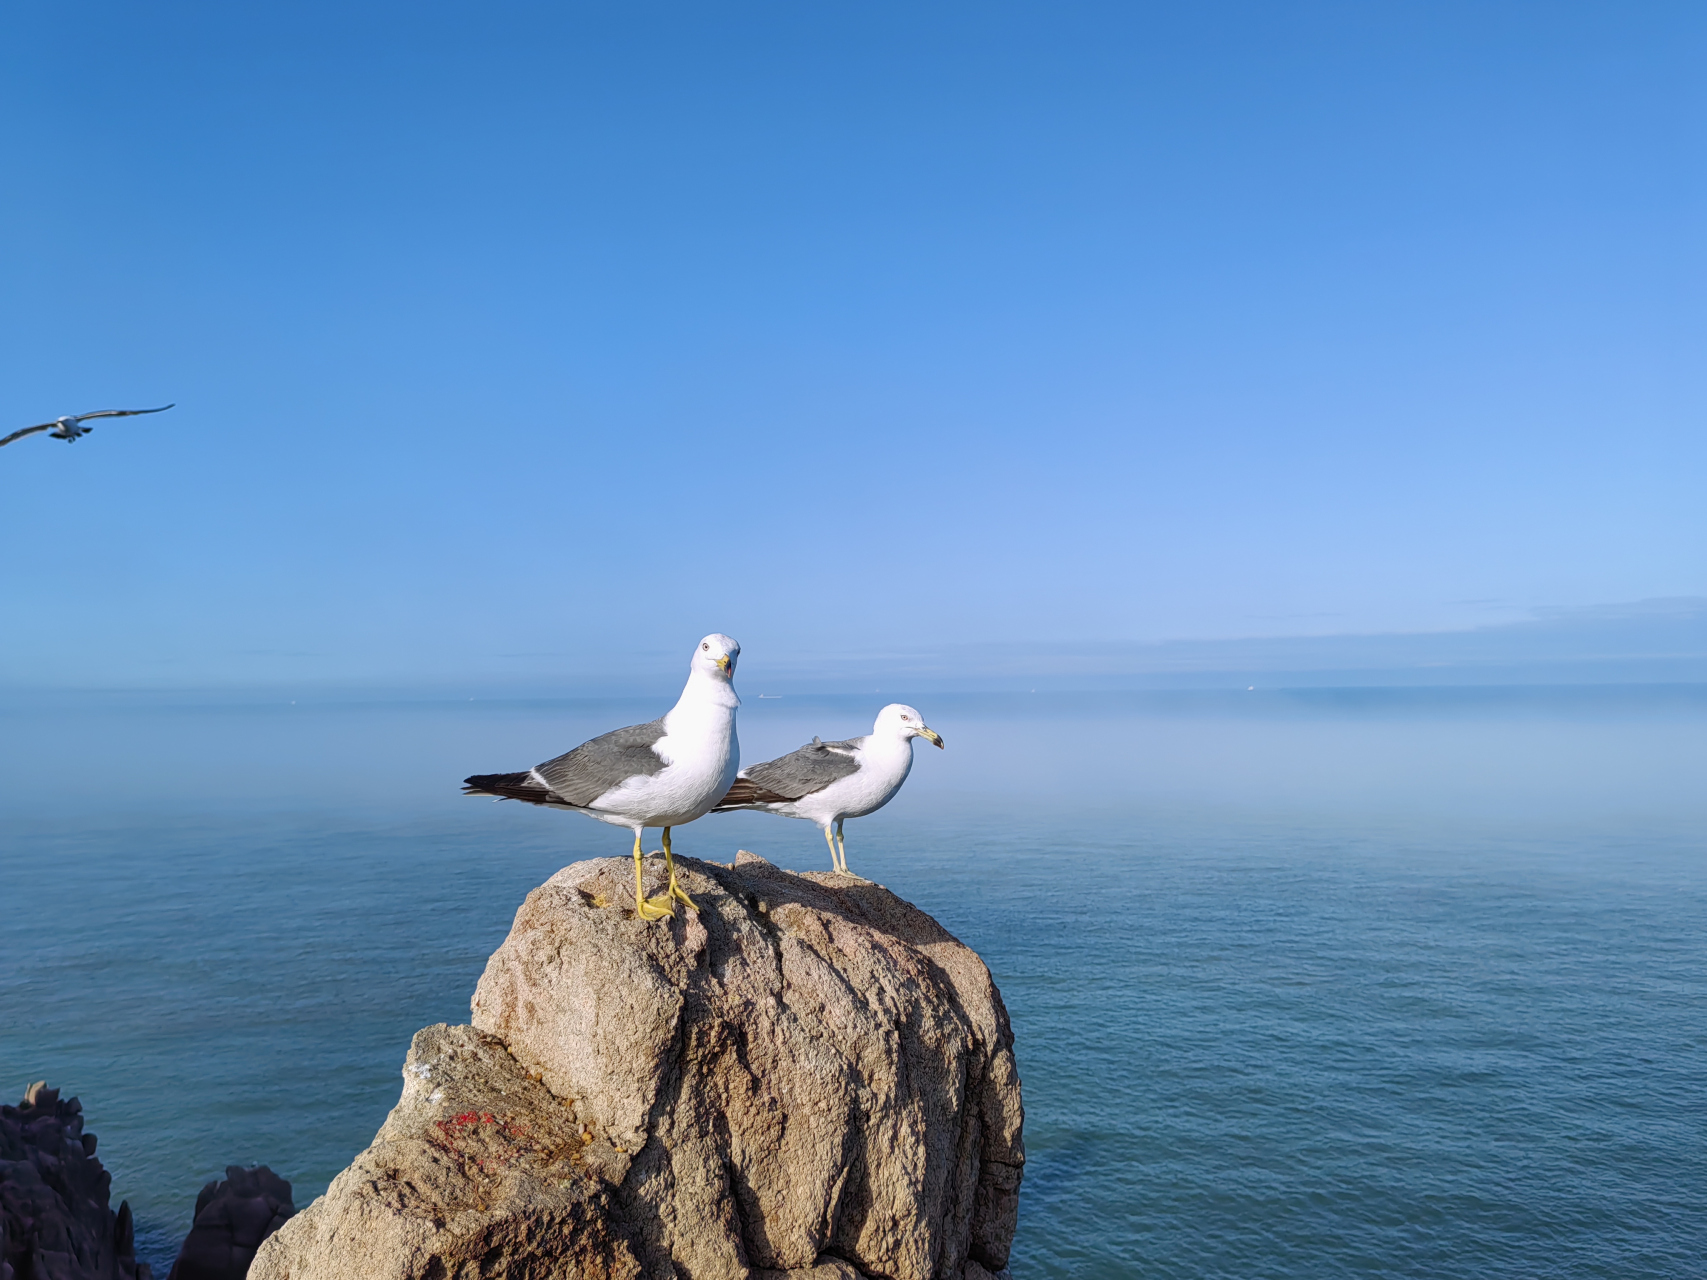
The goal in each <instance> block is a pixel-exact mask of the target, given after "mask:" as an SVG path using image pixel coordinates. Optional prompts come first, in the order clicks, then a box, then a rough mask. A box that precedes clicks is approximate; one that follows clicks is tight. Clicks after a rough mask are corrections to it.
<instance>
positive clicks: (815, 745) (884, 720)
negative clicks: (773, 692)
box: [715, 702, 942, 875]
mask: <svg viewBox="0 0 1707 1280" xmlns="http://www.w3.org/2000/svg"><path fill="white" fill-rule="evenodd" d="M914 738H924V739H926V740H927V741H930V742H934V743H935V744H936V745H937V746H939V747H940V746H942V739H941V738H940V737H939V736H937V733H936V731H935V730H934V729H932V728H931V727H930V726H929V725H927V724H926V723H925V718H924V717H923V716H921V715H920V714H919V713H918V711H917V710H916V709H914V708H913V707H909V706H908V705H907V704H906V703H904V702H892V703H890V704H889V705H888V706H887V707H884V708H883V710H881V711H879V712H878V713H877V723H876V724H874V725H872V726H871V732H870V733H869V734H868V735H866V736H865V737H863V738H849V739H848V740H847V741H846V742H825V741H824V740H823V739H822V738H814V739H812V741H811V742H808V743H807V744H806V745H805V746H804V747H801V748H800V750H798V751H791V752H789V753H788V754H787V755H785V756H779V757H777V758H776V759H775V760H766V761H765V762H764V763H763V764H756V765H753V766H752V767H751V768H749V769H743V770H741V772H740V773H738V774H736V775H735V785H734V786H732V787H730V788H729V793H728V794H727V795H725V796H724V797H723V798H722V799H721V800H719V801H718V802H717V808H716V810H715V812H717V813H729V812H732V811H733V810H736V809H757V810H759V811H760V812H762V813H776V814H781V815H782V816H783V817H785V818H805V819H806V820H807V821H808V822H816V823H817V824H818V825H819V826H820V827H821V828H823V831H824V841H825V843H826V844H828V845H829V846H830V862H831V864H832V865H833V866H834V867H835V869H836V870H837V871H840V872H842V873H843V874H844V875H845V874H851V873H849V872H848V846H847V841H845V840H843V839H842V823H843V822H844V821H846V820H847V819H848V818H863V817H865V815H866V814H868V813H876V812H877V811H878V810H879V809H881V808H882V807H883V806H884V805H886V804H888V803H889V802H890V801H891V800H893V799H894V798H895V793H896V792H897V791H899V790H900V789H901V784H902V783H903V782H905V781H906V780H907V774H908V773H910V772H911V771H912V768H913V739H914ZM832 826H834V827H835V829H836V834H835V837H834V838H832V837H831V835H830V828H831V827H832ZM838 842H839V843H840V845H841V847H840V849H838V848H837V844H838Z"/></svg>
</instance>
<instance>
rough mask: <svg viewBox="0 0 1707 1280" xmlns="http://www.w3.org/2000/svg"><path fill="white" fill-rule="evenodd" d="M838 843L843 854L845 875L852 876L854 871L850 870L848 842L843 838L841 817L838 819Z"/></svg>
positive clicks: (843, 871)
mask: <svg viewBox="0 0 1707 1280" xmlns="http://www.w3.org/2000/svg"><path fill="white" fill-rule="evenodd" d="M836 844H837V845H838V846H839V852H840V853H841V855H842V874H843V875H844V876H851V875H852V874H853V872H851V871H849V870H848V842H847V841H846V840H844V839H842V824H841V820H840V819H838V820H837V821H836Z"/></svg>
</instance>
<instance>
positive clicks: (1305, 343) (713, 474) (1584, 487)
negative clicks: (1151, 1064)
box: [0, 0, 1707, 684]
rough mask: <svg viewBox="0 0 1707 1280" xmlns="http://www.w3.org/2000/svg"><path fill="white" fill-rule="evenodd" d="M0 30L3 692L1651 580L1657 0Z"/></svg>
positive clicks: (1691, 417) (242, 20) (1704, 567)
mask: <svg viewBox="0 0 1707 1280" xmlns="http://www.w3.org/2000/svg"><path fill="white" fill-rule="evenodd" d="M0 33H3V38H0V140H3V147H4V155H5V162H4V164H3V165H0V184H3V190H4V199H3V203H0V253H3V275H0V371H3V379H0V389H3V395H0V410H3V413H4V419H3V420H0V421H4V423H5V425H4V426H3V427H0V430H9V429H11V428H12V427H15V426H22V425H26V424H28V423H32V422H37V421H40V420H42V419H44V418H49V417H53V416H55V415H57V414H60V413H67V412H75V411H79V410H85V409H92V408H101V407H108V406H115V405H147V404H160V403H164V402H166V401H169V400H175V401H177V402H178V405H179V407H178V408H177V409H175V410H173V411H172V412H171V413H169V414H162V415H159V416H157V417H153V418H143V419H136V420H132V421H129V422H117V423H109V424H107V425H105V426H101V427H100V428H99V429H98V430H97V431H96V433H95V434H94V435H93V436H92V437H90V438H89V439H87V440H84V441H82V442H79V443H78V444H76V445H74V446H66V445H63V444H59V443H57V442H53V441H48V440H46V439H43V438H39V437H38V438H34V439H31V440H27V441H24V442H21V443H19V444H16V445H12V446H10V447H8V448H6V449H5V450H3V451H0V536H3V537H4V545H5V555H4V557H3V561H4V563H3V565H0V608H3V610H4V619H3V622H0V681H3V682H8V683H19V682H21V683H37V682H46V683H92V684H102V683H126V682H145V683H152V682H158V681H167V682H182V683H196V682H201V681H214V682H231V681H239V682H240V681H250V680H253V681H274V680H285V681H295V680H328V679H330V680H348V679H354V680H372V679H377V680H419V679H428V680H433V679H461V678H465V677H466V678H481V679H484V678H488V677H490V678H507V677H516V676H519V677H523V678H533V677H534V676H536V675H538V676H541V677H542V678H543V677H547V676H549V677H551V678H553V679H554V680H557V681H559V682H567V683H569V684H574V683H577V682H581V681H585V682H586V683H589V684H594V683H597V678H598V673H600V672H601V671H606V670H615V669H617V668H618V667H620V666H621V665H622V664H623V663H624V662H626V661H628V660H630V659H632V658H633V657H634V655H636V654H654V653H669V654H672V655H678V654H685V652H686V648H687V646H689V645H691V643H692V642H693V640H694V639H695V638H697V637H698V636H699V635H700V634H702V633H703V632H706V631H710V630H722V631H727V632H729V633H730V634H733V635H735V636H737V637H738V638H739V639H740V640H741V641H742V643H743V645H744V646H745V648H746V652H747V665H748V666H749V668H751V667H752V666H753V664H756V663H759V662H760V661H761V660H762V659H763V658H764V657H765V656H766V655H776V656H779V657H780V656H781V655H785V654H786V655H789V656H790V658H791V660H793V661H795V662H796V663H799V662H803V661H804V662H806V663H808V664H809V663H810V662H811V661H812V660H813V658H814V655H823V656H824V658H825V660H826V661H832V660H833V659H834V658H835V656H836V655H842V654H848V653H856V652H857V653H860V654H864V655H867V656H868V657H869V655H872V654H879V655H880V654H882V653H886V652H891V651H898V650H901V649H917V648H918V647H920V646H924V645H932V644H935V645H942V646H950V647H952V646H964V645H976V644H984V643H991V642H995V643H1002V644H1013V645H1020V646H1024V645H1042V646H1047V645H1059V644H1062V643H1076V642H1095V643H1115V642H1131V641H1155V640H1167V639H1177V638H1185V637H1206V638H1221V639H1227V638H1234V637H1247V636H1264V635H1304V634H1326V633H1338V632H1353V633H1355V632H1375V631H1413V630H1435V629H1450V628H1463V627H1472V626H1479V625H1485V624H1489V623H1497V622H1505V621H1512V620H1517V619H1522V618H1526V617H1529V616H1530V615H1531V611H1533V610H1537V609H1542V610H1545V609H1554V610H1557V609H1561V608H1566V609H1568V608H1571V607H1582V606H1594V605H1605V604H1610V603H1616V602H1620V601H1634V600H1645V599H1652V598H1657V597H1691V596H1695V597H1699V596H1707V497H1704V494H1707V485H1704V481H1707V431H1704V429H1703V428H1704V412H1703V411H1704V409H1707V362H1704V361H1703V359H1702V357H1703V338H1704V336H1707V307H1704V305H1703V304H1704V300H1707V291H1704V285H1707V276H1704V271H1703V267H1704V265H1707V237H1704V236H1703V228H1704V227H1707V220H1704V217H1703V215H1704V214H1707V184H1704V173H1707V170H1704V168H1703V161H1704V160H1707V154H1704V152H1707V148H1704V146H1703V143H1704V141H1707V111H1704V108H1707V77H1703V75H1702V74H1701V69H1702V67H1703V66H1704V65H1707V9H1703V8H1702V7H1701V6H1699V5H1693V4H1667V3H1646V4H1641V5H1630V4H1615V3H1608V4H1597V5H1585V4H1570V3H1537V4H1515V3H1514V4H1493V5H1490V4H1485V3H1475V4H1470V3H1466V4H1451V3H1427V4H1396V3H1379V4H1368V3H1358V4H1343V5H1331V4H1286V3H1279V4H1277V3H1253V4H1231V3H1228V4H1205V5H1187V4H1172V5H1144V4H1125V3H1123V4H1106V5H1097V4H1054V3H1051V4H1024V5H1020V4H1006V3H990V2H989V0H980V2H979V3H975V4H974V3H929V4H918V3H907V4H880V3H863V2H862V3H859V4H847V3H810V4H802V3H787V4H784V3H740V4H722V5H710V4H685V3H683V4H647V3H624V4H621V5H614V4H613V5H602V6H596V7H595V6H589V5H582V4H540V5H522V4H504V3H494V4H481V5H475V4H461V5H446V4H435V3H420V2H419V0H411V3H407V4H396V5H379V4H362V3H355V4H352V3H345V2H341V3H338V4H324V3H314V2H308V0H298V2H296V3H291V4H265V5H262V4H255V5H248V4H244V5H232V4H225V3H220V4H215V3H205V4H190V3H179V2H175V0H150V2H149V3H140V2H130V3H81V2H78V0H53V2H52V3H46V2H42V0H38V2H35V3H23V4H17V5H12V6H8V8H7V9H6V11H5V16H4V19H3V25H0ZM682 660H684V661H685V658H683V659H682ZM671 662H672V664H675V657H674V656H673V657H672V659H671ZM672 669H673V666H672Z"/></svg>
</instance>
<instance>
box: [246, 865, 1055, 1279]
mask: <svg viewBox="0 0 1707 1280" xmlns="http://www.w3.org/2000/svg"><path fill="white" fill-rule="evenodd" d="M677 866H678V868H680V870H681V882H682V885H683V887H684V888H685V889H686V890H687V891H688V893H689V894H691V895H692V896H693V897H694V898H695V899H696V900H697V901H698V903H699V910H697V911H693V910H686V909H678V912H677V915H676V917H675V918H674V919H673V920H669V921H666V922H662V923H657V924H649V923H647V922H645V921H643V920H640V919H637V918H636V917H635V914H634V911H633V909H632V906H631V905H630V904H632V903H633V901H634V879H633V876H634V871H633V863H632V862H631V861H629V860H628V859H626V858H619V859H600V860H597V861H591V862H580V863H576V864H575V865H573V866H570V867H565V868H564V869H563V870H562V871H560V872H558V873H557V874H556V875H555V876H553V877H552V878H551V879H550V880H549V881H547V882H546V883H545V884H544V885H542V886H540V888H538V889H536V890H535V891H534V892H533V893H531V894H529V895H528V899H527V901H526V902H525V903H524V904H523V905H522V908H521V910H520V911H518V912H517V914H516V920H515V925H514V927H513V928H512V929H511V930H510V936H509V938H508V939H507V940H506V941H505V943H504V945H503V946H502V947H500V948H499V949H498V951H497V952H496V953H495V954H494V955H493V956H492V958H491V960H490V961H489V962H488V963H487V966H486V973H485V976H484V977H482V978H481V980H480V986H479V989H478V990H477V991H476V993H475V996H474V1002H473V1005H474V1025H473V1026H472V1027H447V1026H438V1027H429V1028H427V1029H426V1030H425V1031H422V1032H420V1033H418V1034H417V1035H416V1037H415V1042H414V1044H413V1045H412V1046H411V1048H410V1051H409V1057H408V1060H407V1062H406V1063H405V1065H404V1070H403V1079H404V1087H403V1096H402V1098H401V1100H400V1101H399V1102H398V1104H397V1106H396V1108H395V1109H394V1110H393V1111H392V1112H391V1115H390V1116H389V1117H388V1118H387V1119H386V1122H385V1125H384V1127H383V1128H381V1129H380V1131H379V1134H378V1136H377V1137H376V1138H375V1139H374V1142H373V1145H372V1146H370V1147H369V1148H368V1149H367V1150H366V1151H364V1152H363V1153H362V1154H361V1155H360V1156H358V1157H357V1158H356V1161H355V1163H354V1164H352V1165H351V1166H350V1167H349V1168H348V1169H346V1170H345V1171H344V1172H343V1173H341V1174H339V1175H338V1177H337V1178H336V1179H335V1180H334V1181H333V1183H332V1185H331V1187H330V1188H328V1190H327V1193H326V1194H325V1195H324V1196H322V1197H321V1198H320V1199H318V1200H316V1201H315V1202H314V1203H313V1204H312V1205H310V1206H309V1207H308V1208H307V1209H306V1210H304V1211H303V1212H302V1213H300V1214H298V1215H297V1216H296V1217H295V1218H294V1219H293V1220H292V1221H290V1222H289V1223H287V1224H286V1225H285V1227H284V1228H283V1229H282V1230H281V1231H279V1232H278V1233H277V1234H276V1235H274V1236H273V1237H271V1238H270V1239H269V1240H268V1241H267V1242H266V1244H264V1245H263V1246H262V1248H261V1250H260V1252H259V1254H258V1255H257V1257H256V1259H255V1266H254V1270H253V1272H252V1275H253V1277H254V1280H429V1278H432V1280H444V1278H447V1277H461V1276H467V1277H475V1276H478V1277H481V1278H482V1280H524V1278H525V1280H547V1278H551V1280H576V1278H580V1280H592V1278H594V1277H597V1278H599V1280H642V1277H647V1278H650V1277H658V1278H659V1280H666V1278H672V1277H677V1276H692V1277H695V1278H696V1280H725V1278H727V1280H857V1277H860V1276H883V1277H888V1278H889V1280H990V1277H991V1276H993V1275H995V1276H1005V1275H1006V1266H1007V1261H1008V1248H1009V1245H1010V1243H1011V1241H1012V1239H1013V1233H1014V1225H1015V1218H1016V1209H1017V1204H1018V1193H1019V1181H1020V1169H1021V1166H1022V1165H1023V1163H1024V1160H1025V1154H1024V1145H1023V1143H1022V1141H1021V1134H1020V1127H1021V1120H1022V1114H1021V1108H1020V1090H1019V1077H1018V1073H1017V1071H1016V1069H1015V1066H1014V1058H1013V1050H1012V1045H1013V1035H1012V1033H1011V1031H1010V1030H1009V1029H1008V1019H1007V1012H1006V1010H1005V1009H1004V1008H1003V1007H1002V1000H1001V996H1000V995H999V994H998V993H997V991H996V988H995V985H994V983H993V982H992V981H991V980H990V973H989V970H988V969H987V968H985V966H984V964H983V962H982V961H981V960H979V958H978V957H977V955H975V954H974V953H973V952H972V951H971V950H969V949H968V948H967V947H965V946H964V945H962V944H961V943H960V942H958V941H956V940H955V939H954V938H953V937H951V936H950V935H949V934H948V933H947V932H946V931H945V930H944V929H943V928H942V927H941V926H940V925H938V924H937V923H936V922H935V921H934V920H932V919H931V918H930V917H929V916H927V915H925V914H924V913H923V912H921V911H919V910H918V909H917V908H915V907H912V906H910V905H908V904H907V903H905V902H903V901H901V899H899V898H897V897H896V896H895V895H894V894H892V893H890V892H889V891H888V890H886V889H884V888H883V887H882V886H880V885H875V884H872V883H870V882H869V881H865V880H860V879H858V878H857V877H854V876H850V875H838V874H834V873H829V874H810V875H805V876H797V875H794V874H793V873H791V872H787V871H782V870H779V869H778V868H776V867H773V866H771V865H770V863H768V862H765V861H764V860H763V859H761V858H756V857H754V856H753V855H752V854H749V853H742V854H740V855H739V856H738V857H737V859H736V861H735V862H734V863H731V864H729V865H727V866H724V865H719V864H716V863H706V862H697V861H694V860H692V859H687V858H681V859H678V860H677ZM647 870H648V873H649V877H650V878H651V879H653V880H660V879H661V875H662V867H661V866H660V865H657V864H656V863H653V864H649V865H648V868H647Z"/></svg>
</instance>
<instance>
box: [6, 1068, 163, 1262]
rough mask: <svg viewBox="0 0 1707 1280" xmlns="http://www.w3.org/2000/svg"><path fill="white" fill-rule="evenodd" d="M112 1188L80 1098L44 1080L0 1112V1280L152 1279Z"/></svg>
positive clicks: (126, 1208) (126, 1209)
mask: <svg viewBox="0 0 1707 1280" xmlns="http://www.w3.org/2000/svg"><path fill="white" fill-rule="evenodd" d="M111 1187H112V1175H110V1174H109V1173H108V1172H107V1171H106V1170H105V1169H103V1168H102V1167H101V1162H100V1161H99V1160H97V1159H95V1135H94V1134H92V1133H84V1132H83V1104H82V1103H80V1102H78V1100H77V1099H76V1098H68V1099H64V1100H61V1099H60V1096H59V1090H57V1089H50V1088H48V1087H47V1082H46V1081H41V1080H38V1081H37V1082H36V1083H35V1084H32V1085H31V1086H30V1087H29V1090H28V1092H26V1093H25V1094H24V1100H23V1101H22V1102H21V1103H19V1104H18V1105H17V1106H15V1107H5V1106H0V1280H121V1278H122V1280H150V1277H151V1275H152V1272H151V1271H150V1270H149V1268H148V1265H147V1264H146V1263H139V1262H137V1260H136V1244H135V1239H134V1235H135V1233H134V1229H133V1227H132V1223H131V1216H130V1205H129V1204H128V1203H121V1204H120V1205H119V1210H118V1213H116V1214H115V1213H114V1212H113V1211H112V1210H111V1209H110V1208H108V1199H109V1194H110V1191H111Z"/></svg>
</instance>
